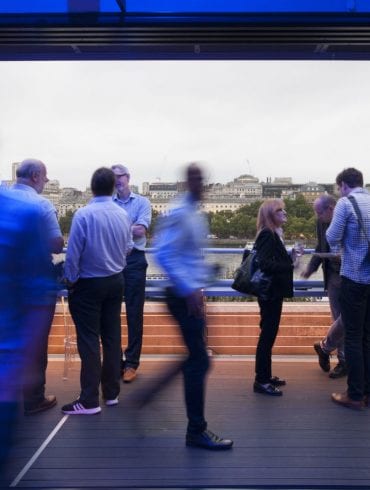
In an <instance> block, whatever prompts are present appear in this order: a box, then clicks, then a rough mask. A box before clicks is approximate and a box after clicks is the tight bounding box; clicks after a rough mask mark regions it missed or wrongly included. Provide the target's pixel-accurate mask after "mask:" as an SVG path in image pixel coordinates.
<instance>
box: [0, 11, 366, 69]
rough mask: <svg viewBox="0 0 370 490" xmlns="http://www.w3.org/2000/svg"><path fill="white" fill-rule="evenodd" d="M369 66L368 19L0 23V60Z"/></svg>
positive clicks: (50, 18)
mask: <svg viewBox="0 0 370 490" xmlns="http://www.w3.org/2000/svg"><path fill="white" fill-rule="evenodd" d="M102 59H107V60H116V59H192V60H194V59H202V60H203V59H247V60H248V59H314V60H318V59H325V60H327V59H342V60H343V59H354V60H368V59H370V17H369V16H368V15H367V14H366V15H364V14H355V13H348V14H338V15H333V14H327V15H325V14H320V15H315V14H299V15H295V14H291V15H290V14H270V15H268V14H261V15H241V14H238V15H232V14H218V15H217V14H213V15H200V14H196V15H195V14H194V15H191V14H183V15H181V14H178V15H176V16H173V15H154V14H152V15H151V14H146V15H128V14H60V15H59V14H58V15H45V14H43V15H35V14H34V15H25V16H21V15H0V60H102Z"/></svg>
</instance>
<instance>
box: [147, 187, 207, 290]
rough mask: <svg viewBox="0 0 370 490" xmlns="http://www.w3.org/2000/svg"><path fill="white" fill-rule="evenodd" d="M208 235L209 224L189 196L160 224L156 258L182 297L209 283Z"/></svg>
mask: <svg viewBox="0 0 370 490" xmlns="http://www.w3.org/2000/svg"><path fill="white" fill-rule="evenodd" d="M207 234H208V223H207V221H206V219H205V217H204V215H203V214H201V213H200V212H199V209H198V203H197V202H195V201H194V200H193V199H192V197H191V195H190V194H188V193H187V194H185V195H184V196H183V197H182V199H181V200H180V201H179V202H176V204H175V205H174V207H173V208H172V209H171V211H170V213H169V215H168V216H166V217H165V218H163V220H162V223H161V224H160V225H159V230H158V234H157V237H156V241H155V249H156V250H155V252H154V256H155V258H156V260H157V262H158V264H159V265H160V266H161V267H162V269H163V270H164V272H165V273H166V275H167V276H168V279H169V282H170V285H171V287H173V288H174V290H175V292H176V293H177V294H178V295H179V296H183V297H186V296H188V295H189V294H191V293H192V292H193V291H195V290H197V289H199V288H202V287H204V286H205V285H206V284H207V282H208V280H209V277H210V274H211V272H212V266H211V265H210V264H208V263H206V262H205V260H204V255H203V253H202V247H205V246H206V240H207Z"/></svg>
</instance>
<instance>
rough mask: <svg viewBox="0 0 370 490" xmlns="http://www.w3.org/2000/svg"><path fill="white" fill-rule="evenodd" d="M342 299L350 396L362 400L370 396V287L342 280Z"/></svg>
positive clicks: (344, 278)
mask: <svg viewBox="0 0 370 490" xmlns="http://www.w3.org/2000/svg"><path fill="white" fill-rule="evenodd" d="M340 299H341V301H340V306H341V314H342V319H343V323H344V352H345V356H346V361H347V365H348V379H347V384H348V396H349V397H350V398H351V399H352V400H362V399H363V397H364V395H365V394H370V284H359V283H357V282H354V281H351V280H350V279H347V278H346V277H342V285H341V294H340Z"/></svg>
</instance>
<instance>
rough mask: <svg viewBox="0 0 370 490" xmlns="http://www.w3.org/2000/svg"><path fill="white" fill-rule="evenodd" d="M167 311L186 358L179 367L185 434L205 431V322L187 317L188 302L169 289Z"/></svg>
mask: <svg viewBox="0 0 370 490" xmlns="http://www.w3.org/2000/svg"><path fill="white" fill-rule="evenodd" d="M166 302H167V306H168V309H169V311H170V313H171V314H172V316H173V317H174V318H175V320H176V321H177V323H178V324H179V326H180V329H181V333H182V336H183V338H184V342H185V344H186V347H187V349H188V357H187V359H186V360H185V361H184V363H183V365H182V371H183V375H184V388H185V404H186V413H187V417H188V428H187V432H188V433H191V434H197V433H199V432H203V431H204V430H205V429H206V428H207V422H206V420H205V418H204V404H205V382H206V373H207V371H208V369H209V364H210V363H209V358H208V354H207V350H206V344H205V340H204V334H205V328H206V322H205V319H204V318H196V317H194V316H189V314H188V309H187V303H186V301H185V299H184V298H181V297H178V296H176V295H175V294H173V292H172V291H171V290H168V291H167V294H166Z"/></svg>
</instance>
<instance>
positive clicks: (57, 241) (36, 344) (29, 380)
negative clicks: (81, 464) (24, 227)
mask: <svg viewBox="0 0 370 490" xmlns="http://www.w3.org/2000/svg"><path fill="white" fill-rule="evenodd" d="M47 182H48V178H47V170H46V166H45V164H44V163H43V162H42V161H40V160H36V159H31V158H29V159H26V160H23V161H22V162H21V164H20V165H19V167H18V169H17V181H16V184H14V185H13V186H12V188H11V192H12V193H14V194H18V195H19V196H20V197H21V198H22V199H23V200H24V201H29V202H30V203H33V204H34V205H36V206H37V207H39V208H40V213H41V216H42V220H43V232H44V233H45V240H46V246H47V247H48V249H49V251H50V268H49V270H48V271H47V272H46V271H40V285H45V284H48V287H47V290H46V289H45V290H43V291H41V290H40V291H35V295H34V304H33V306H30V307H29V308H28V309H27V311H26V313H25V317H24V322H25V327H26V331H27V332H28V334H29V338H28V341H27V351H28V353H27V366H26V369H25V373H24V380H23V398H24V411H25V414H26V415H32V414H35V413H38V412H42V411H44V410H48V409H49V408H52V407H53V406H54V405H56V403H57V400H56V397H55V396H54V395H47V396H45V382H46V368H47V356H48V353H47V351H48V338H49V332H50V328H51V324H52V321H53V317H54V312H55V305H56V283H55V281H54V280H53V266H52V257H51V254H52V253H55V254H58V253H61V252H62V251H63V246H64V241H63V236H62V233H61V231H60V227H59V223H58V220H57V215H56V209H55V207H54V206H53V205H52V204H51V202H50V201H48V200H47V199H46V198H44V197H42V196H41V195H40V194H41V193H42V191H43V190H44V186H45V184H46V183H47ZM43 276H48V277H47V278H46V277H43ZM40 288H41V289H43V288H44V286H42V287H41V286H40Z"/></svg>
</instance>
